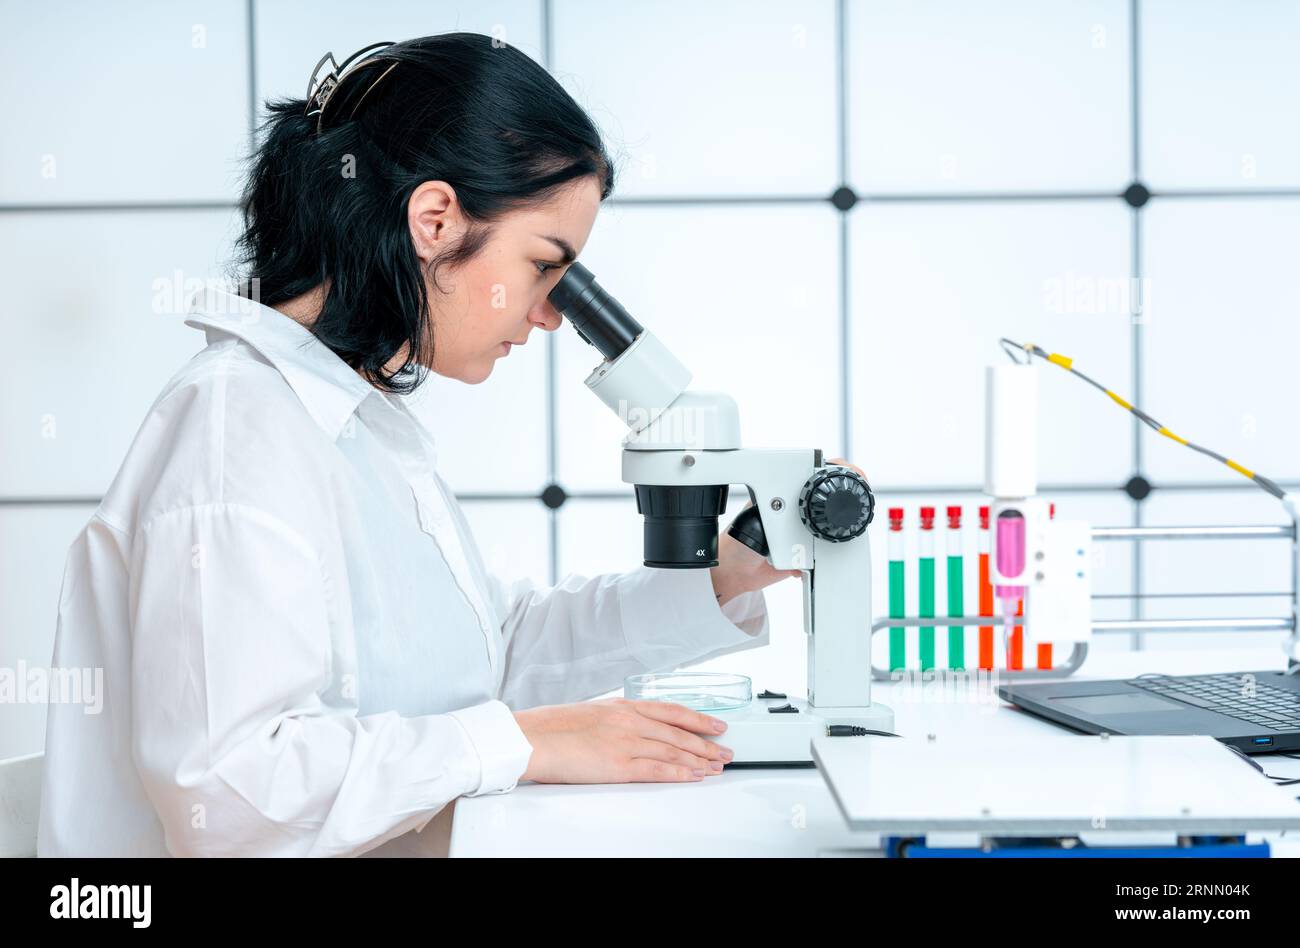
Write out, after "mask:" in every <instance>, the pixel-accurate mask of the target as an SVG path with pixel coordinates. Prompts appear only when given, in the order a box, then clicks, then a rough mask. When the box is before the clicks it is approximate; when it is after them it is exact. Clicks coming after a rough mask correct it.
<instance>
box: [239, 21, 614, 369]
mask: <svg viewBox="0 0 1300 948" xmlns="http://www.w3.org/2000/svg"><path fill="white" fill-rule="evenodd" d="M361 61H362V62H363V63H365V64H366V66H365V67H364V68H358V69H356V70H355V71H352V70H348V69H345V70H344V72H343V81H341V82H340V83H339V85H338V86H337V87H336V88H335V89H334V91H333V92H332V93H331V94H330V95H329V97H328V100H327V107H326V109H325V112H324V115H325V119H324V121H323V123H322V127H321V128H320V130H319V131H318V129H317V117H316V116H308V115H307V114H306V113H307V100H305V99H281V100H278V101H274V102H268V103H267V105H266V107H267V110H268V112H269V117H268V118H267V120H266V122H265V124H264V125H263V126H262V130H261V131H262V140H261V144H260V146H259V147H258V149H257V151H256V152H255V153H254V155H253V156H252V170H251V172H250V175H249V179H248V183H247V186H246V188H245V190H244V195H243V201H242V208H243V212H244V232H243V235H242V237H241V238H240V242H239V246H240V250H241V264H242V267H243V271H244V272H243V273H242V277H243V278H244V279H245V280H249V281H251V280H256V281H257V282H256V283H255V284H252V285H251V286H248V285H246V287H245V290H244V292H245V293H248V294H249V295H253V294H254V293H255V295H256V298H257V299H258V300H259V301H260V302H262V303H265V304H266V305H268V306H274V305H276V304H277V303H283V302H284V301H286V300H290V299H293V298H294V297H296V296H299V295H301V294H303V293H306V292H307V291H309V290H311V289H313V288H314V287H317V286H320V285H321V284H323V283H326V282H327V281H328V283H327V292H326V294H325V300H324V306H323V308H322V310H321V312H320V315H319V316H318V317H317V318H316V321H315V322H314V324H313V325H312V332H313V333H315V335H316V336H317V338H319V339H320V340H321V342H323V343H324V344H325V345H327V346H329V348H330V349H332V350H333V351H334V352H335V353H336V354H337V355H338V356H339V357H340V358H341V359H343V361H345V362H346V363H347V364H348V365H350V366H352V367H353V368H355V369H358V370H360V371H361V372H362V373H363V374H364V375H365V376H366V377H367V378H368V379H369V380H370V381H371V382H372V383H373V384H374V385H376V386H377V387H379V388H382V389H384V390H386V391H390V392H401V393H406V392H410V391H412V390H414V389H415V387H416V386H417V385H419V384H420V382H421V381H422V380H423V378H424V372H423V370H422V369H421V366H422V365H427V364H429V361H430V360H429V357H430V356H431V353H430V352H429V351H427V350H428V335H427V331H426V327H427V320H428V313H429V300H428V299H427V293H426V287H425V271H424V268H423V266H422V264H421V261H420V259H419V258H418V257H417V256H416V253H415V249H414V247H413V246H412V242H411V235H410V229H409V226H408V223H407V217H406V212H407V201H408V200H409V198H410V196H411V192H412V191H414V190H415V188H416V187H417V186H419V185H420V184H421V183H423V182H425V181H435V180H441V181H446V182H447V183H448V184H450V185H451V186H452V187H453V188H454V189H455V191H456V196H457V198H458V200H459V202H460V207H461V210H462V211H463V212H464V214H465V215H466V217H467V218H468V219H469V220H470V221H471V226H470V229H469V231H468V233H467V234H466V235H465V237H464V239H463V240H461V241H460V242H459V243H458V244H457V245H456V246H454V247H453V248H451V249H450V250H448V251H446V252H444V253H442V254H441V255H440V256H439V257H438V258H437V259H435V260H434V261H433V262H432V264H431V271H432V272H431V273H430V277H431V279H432V282H433V285H434V286H435V287H436V286H438V282H437V271H438V269H439V268H441V267H443V266H449V265H455V264H458V263H461V262H463V261H465V260H468V259H470V258H471V257H472V256H474V254H476V253H477V252H478V251H479V250H480V249H481V248H482V247H483V245H484V244H485V243H486V242H487V240H488V238H489V237H490V236H491V224H492V222H493V221H494V220H496V219H498V218H499V217H500V216H501V215H502V214H504V213H505V212H507V211H510V210H513V209H516V208H520V207H525V206H528V205H530V204H534V203H538V202H541V201H545V200H546V199H547V198H549V197H550V196H552V195H553V194H554V193H555V192H556V191H557V190H558V189H560V188H562V187H564V186H565V185H566V184H568V183H569V182H571V181H573V180H574V179H577V178H581V177H584V176H588V175H590V176H594V177H595V178H596V179H597V180H598V182H599V184H600V188H601V195H600V196H601V200H604V199H605V198H606V197H608V196H609V194H610V192H611V191H612V190H613V187H614V171H613V166H612V164H611V162H610V160H609V156H608V155H607V154H606V153H605V149H604V146H603V145H602V143H601V140H600V134H599V132H598V131H597V130H596V127H595V125H594V124H593V123H592V121H591V119H590V118H588V116H587V114H586V113H585V112H584V111H583V110H582V108H581V107H580V106H579V105H578V104H577V103H576V102H574V101H573V99H572V98H571V97H570V96H569V94H568V93H567V92H565V91H564V89H563V88H562V87H561V86H560V84H559V83H558V82H556V81H555V79H553V78H552V77H551V76H550V75H549V74H548V73H547V72H546V70H545V69H543V68H542V67H541V66H540V65H538V64H537V63H536V62H534V61H533V60H532V59H530V58H529V57H528V56H527V55H525V54H524V53H522V52H520V51H518V50H516V49H514V48H513V47H510V46H500V45H494V44H493V40H492V38H491V37H489V36H484V35H481V34H478V33H444V34H441V35H438V36H426V37H422V38H420V39H413V40H407V41H405V42H402V43H396V44H394V45H391V46H387V47H385V48H383V49H381V50H379V51H377V52H375V53H372V54H370V55H368V56H366V57H363V59H362V60H361ZM372 62H373V65H372ZM393 63H396V66H395V67H394V68H392V70H391V72H389V73H388V74H387V75H383V77H382V79H380V78H379V77H380V75H381V73H383V72H384V71H385V70H387V69H388V68H389V66H390V65H392V64H393ZM376 80H377V81H376ZM254 288H255V289H254ZM403 346H406V347H407V351H406V359H405V362H404V364H403V365H402V367H401V368H399V369H398V370H397V371H396V372H389V371H388V370H387V369H386V366H387V364H388V363H389V362H390V361H391V360H392V359H393V357H394V356H395V355H397V354H398V353H399V352H401V350H402V347H403Z"/></svg>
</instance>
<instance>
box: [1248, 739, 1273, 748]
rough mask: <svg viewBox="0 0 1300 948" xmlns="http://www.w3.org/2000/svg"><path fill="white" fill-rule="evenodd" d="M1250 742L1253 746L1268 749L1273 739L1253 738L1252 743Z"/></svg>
mask: <svg viewBox="0 0 1300 948" xmlns="http://www.w3.org/2000/svg"><path fill="white" fill-rule="evenodd" d="M1250 742H1251V743H1252V744H1254V745H1255V746H1256V747H1261V746H1262V747H1267V746H1268V745H1269V744H1272V743H1273V738H1271V737H1254V738H1251V741H1250Z"/></svg>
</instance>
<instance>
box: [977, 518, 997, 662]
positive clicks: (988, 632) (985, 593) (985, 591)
mask: <svg viewBox="0 0 1300 948" xmlns="http://www.w3.org/2000/svg"><path fill="white" fill-rule="evenodd" d="M976 538H977V543H978V544H979V558H980V590H979V596H980V615H982V616H989V617H990V618H991V617H992V616H993V584H992V583H990V582H989V508H987V507H981V508H980V529H979V533H978V534H976ZM980 668H982V669H983V670H984V671H992V670H993V626H991V625H982V626H980Z"/></svg>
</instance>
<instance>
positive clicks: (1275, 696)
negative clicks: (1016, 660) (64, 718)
mask: <svg viewBox="0 0 1300 948" xmlns="http://www.w3.org/2000/svg"><path fill="white" fill-rule="evenodd" d="M1292 671H1294V672H1296V674H1288V673H1287V672H1279V671H1256V672H1225V673H1219V674H1213V675H1176V676H1175V675H1141V676H1139V677H1137V678H1128V679H1123V680H1119V681H1053V682H1036V683H1025V684H1009V685H1003V686H1001V687H1000V688H998V695H999V697H1001V698H1002V699H1003V700H1004V701H1009V702H1011V703H1012V704H1014V705H1015V706H1016V707H1018V708H1021V709H1023V710H1025V711H1028V712H1029V713H1030V714H1034V715H1037V716H1039V717H1043V718H1047V719H1048V720H1049V721H1054V722H1056V723H1057V724H1063V725H1065V726H1066V727H1069V728H1073V729H1074V730H1076V731H1082V732H1084V733H1085V734H1125V735H1154V734H1208V735H1209V736H1211V737H1213V738H1216V739H1218V740H1219V741H1222V742H1223V743H1224V744H1229V745H1231V746H1232V747H1235V748H1237V749H1238V750H1241V751H1243V752H1245V753H1247V754H1266V753H1271V752H1274V751H1287V750H1300V665H1297V666H1294V667H1293V668H1292Z"/></svg>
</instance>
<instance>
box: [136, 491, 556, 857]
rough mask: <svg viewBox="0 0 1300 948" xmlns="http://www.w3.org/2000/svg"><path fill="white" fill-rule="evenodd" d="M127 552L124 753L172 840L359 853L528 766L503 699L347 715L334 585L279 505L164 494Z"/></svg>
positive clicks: (264, 851)
mask: <svg viewBox="0 0 1300 948" xmlns="http://www.w3.org/2000/svg"><path fill="white" fill-rule="evenodd" d="M131 557H132V561H133V563H132V570H131V575H132V590H131V620H132V621H131V635H132V646H133V647H132V656H133V657H132V666H131V679H132V691H133V701H132V705H133V706H132V712H131V713H132V718H133V728H132V731H133V735H134V737H133V746H132V747H131V752H132V753H133V754H134V758H135V763H136V767H137V769H138V771H139V774H140V777H141V780H142V782H143V784H144V787H145V790H146V792H147V793H148V795H149V798H150V800H151V801H152V803H153V805H154V807H155V809H156V810H157V812H158V815H159V818H160V820H161V822H162V824H163V828H164V831H165V834H166V841H167V846H168V849H169V850H170V851H171V852H172V853H173V854H175V855H221V856H236V855H294V856H302V855H313V856H316V855H345V854H354V853H358V852H362V851H364V850H366V849H369V848H373V847H374V846H377V845H379V844H380V843H382V842H384V841H386V840H387V839H390V838H392V837H394V836H397V835H399V834H401V833H404V832H406V831H408V830H410V829H415V828H418V827H421V826H423V825H424V823H426V822H428V821H429V819H431V818H432V817H433V815H434V814H435V813H436V812H437V811H438V810H440V809H441V808H442V807H443V806H445V805H446V804H447V803H448V802H450V801H451V800H453V799H454V798H456V797H458V796H461V795H476V794H479V793H493V792H503V791H505V790H509V789H510V788H512V787H513V786H514V785H515V783H516V782H517V780H518V779H519V777H520V776H521V774H522V773H523V771H524V770H525V769H526V767H527V763H528V758H529V756H530V754H531V752H532V748H531V746H530V745H529V744H528V742H527V740H526V738H525V737H524V736H523V732H522V731H521V730H520V729H519V726H518V725H517V723H516V722H515V720H514V716H513V715H512V713H511V712H510V709H509V708H507V707H506V706H505V704H503V703H502V702H501V701H496V700H494V701H487V702H484V703H482V704H479V705H476V706H474V707H471V708H466V709H464V710H459V711H454V712H451V713H448V714H432V715H423V716H416V717H402V716H399V715H398V714H396V713H395V712H385V713H380V714H373V715H365V716H358V715H357V714H356V703H355V700H353V699H352V698H351V697H349V693H350V686H349V683H348V681H347V679H349V678H354V677H355V676H354V675H352V674H343V675H340V674H339V672H340V669H341V668H342V667H344V666H343V665H342V664H340V663H346V662H348V661H349V660H350V659H349V655H348V652H349V649H348V648H347V647H340V646H339V645H337V644H336V643H335V641H334V637H333V636H332V635H331V628H330V625H331V619H330V615H331V613H330V610H329V608H328V605H327V604H328V603H329V601H330V597H331V596H335V595H345V594H344V593H340V592H339V589H340V588H341V587H340V586H338V585H335V584H331V582H330V581H329V577H328V576H327V575H326V574H325V573H324V572H323V570H322V567H321V561H320V558H319V556H318V554H317V552H316V551H315V550H314V549H313V548H312V546H311V545H310V544H309V543H308V541H306V540H305V539H304V538H303V537H302V536H301V535H300V534H299V533H297V532H295V531H294V530H293V529H292V528H290V527H288V526H287V525H286V524H284V523H282V522H281V521H279V520H278V519H276V518H275V517H274V516H272V515H270V514H267V513H265V512H262V511H259V510H257V509H253V508H249V507H245V506H240V505H233V504H222V503H216V504H209V505H203V506H195V507H187V508H183V509H179V510H174V511H171V512H168V513H164V514H162V515H160V516H158V517H156V518H154V519H152V520H151V521H150V522H149V523H148V524H147V525H146V526H145V527H144V528H142V529H141V530H140V531H139V532H138V533H137V535H136V540H135V542H134V543H133V545H132V553H131ZM335 605H336V606H338V607H339V608H340V609H341V610H342V612H343V614H346V610H347V609H348V604H347V603H346V602H343V603H336V604H335ZM336 612H337V610H336ZM349 636H350V633H348V635H345V636H341V637H340V638H342V639H344V640H346V641H348V642H350V638H349ZM340 679H342V681H340Z"/></svg>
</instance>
